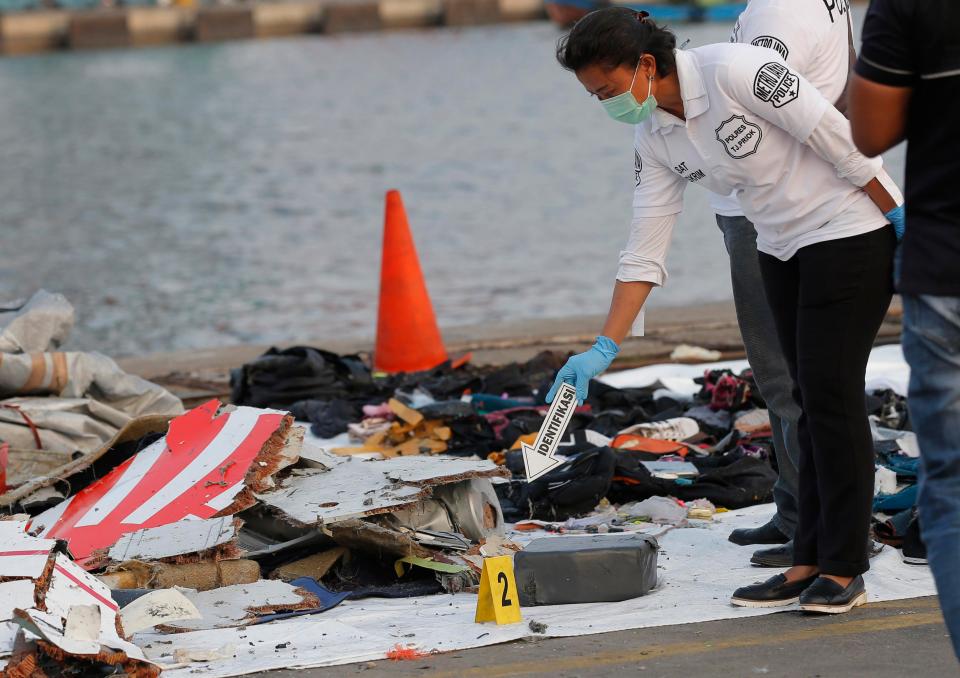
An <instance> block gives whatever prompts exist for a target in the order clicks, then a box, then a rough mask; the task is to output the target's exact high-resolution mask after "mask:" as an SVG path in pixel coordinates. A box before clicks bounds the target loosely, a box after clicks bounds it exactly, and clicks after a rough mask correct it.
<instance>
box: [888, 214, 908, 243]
mask: <svg viewBox="0 0 960 678" xmlns="http://www.w3.org/2000/svg"><path fill="white" fill-rule="evenodd" d="M883 216H885V217H886V218H887V220H888V221H889V222H890V223H891V224H893V230H894V231H896V233H897V240H903V233H904V231H905V230H906V228H907V220H906V218H905V217H904V211H903V205H897V206H896V207H894V208H893V209H892V210H890V211H889V212H887V213H886V214H884V215H883Z"/></svg>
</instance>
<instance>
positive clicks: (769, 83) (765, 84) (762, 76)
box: [753, 61, 800, 108]
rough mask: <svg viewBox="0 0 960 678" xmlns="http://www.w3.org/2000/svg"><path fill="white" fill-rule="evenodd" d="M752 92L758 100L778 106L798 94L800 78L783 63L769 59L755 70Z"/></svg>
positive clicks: (791, 99) (783, 104)
mask: <svg viewBox="0 0 960 678" xmlns="http://www.w3.org/2000/svg"><path fill="white" fill-rule="evenodd" d="M753 93H754V94H756V95H757V98H758V99H760V101H766V102H769V103H771V104H773V107H774V108H780V107H781V106H786V105H787V104H789V103H790V102H791V101H793V100H794V99H796V98H797V97H798V96H799V95H800V78H798V77H797V76H796V74H794V73H793V72H792V71H791V70H790V69H789V68H787V67H786V66H784V65H783V64H781V63H778V62H776V61H771V62H770V63H766V64H764V65H763V66H761V67H760V70H759V71H757V77H755V78H754V79H753Z"/></svg>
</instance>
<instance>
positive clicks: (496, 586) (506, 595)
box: [473, 556, 521, 624]
mask: <svg viewBox="0 0 960 678" xmlns="http://www.w3.org/2000/svg"><path fill="white" fill-rule="evenodd" d="M520 620H521V617H520V598H519V596H518V595H517V582H516V580H515V579H514V578H513V556H496V557H494V558H484V559H483V572H481V573H480V597H479V599H478V600H477V616H476V617H475V618H474V620H473V621H474V622H476V623H478V624H479V623H480V622H488V621H495V622H497V624H516V623H517V622H518V621H520Z"/></svg>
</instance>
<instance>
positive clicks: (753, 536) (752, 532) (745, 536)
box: [728, 523, 793, 565]
mask: <svg viewBox="0 0 960 678" xmlns="http://www.w3.org/2000/svg"><path fill="white" fill-rule="evenodd" d="M728 538H729V539H730V541H732V542H733V543H734V544H738V545H740V546H750V545H751V544H785V543H787V541H788V540H789V539H790V538H789V537H788V536H787V535H785V534H784V533H783V532H781V531H780V530H779V529H777V527H776V526H775V525H774V524H773V523H767V524H766V525H761V526H760V527H754V528H752V529H743V528H741V529H739V530H734V531H733V532H731V533H730V536H729V537H728ZM790 564H791V565H793V563H790Z"/></svg>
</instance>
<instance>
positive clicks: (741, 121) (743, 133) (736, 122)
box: [716, 115, 763, 160]
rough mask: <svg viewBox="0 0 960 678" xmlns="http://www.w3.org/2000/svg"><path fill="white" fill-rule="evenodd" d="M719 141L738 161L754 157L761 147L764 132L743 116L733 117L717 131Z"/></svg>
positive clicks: (724, 122) (721, 124) (725, 121)
mask: <svg viewBox="0 0 960 678" xmlns="http://www.w3.org/2000/svg"><path fill="white" fill-rule="evenodd" d="M716 133H717V141H719V142H720V143H721V144H723V148H724V149H725V150H726V151H727V154H728V155H729V156H730V157H731V158H734V159H736V160H742V159H743V158H746V157H747V156H748V155H753V154H754V153H756V152H757V149H758V148H759V147H760V140H761V139H762V138H763V130H761V129H760V125H757V124H756V123H752V122H750V121H749V120H747V119H746V118H745V117H743V116H742V115H732V116H730V117H729V118H727V119H726V120H724V121H723V122H722V123H720V126H719V127H718V128H717V129H716Z"/></svg>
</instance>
